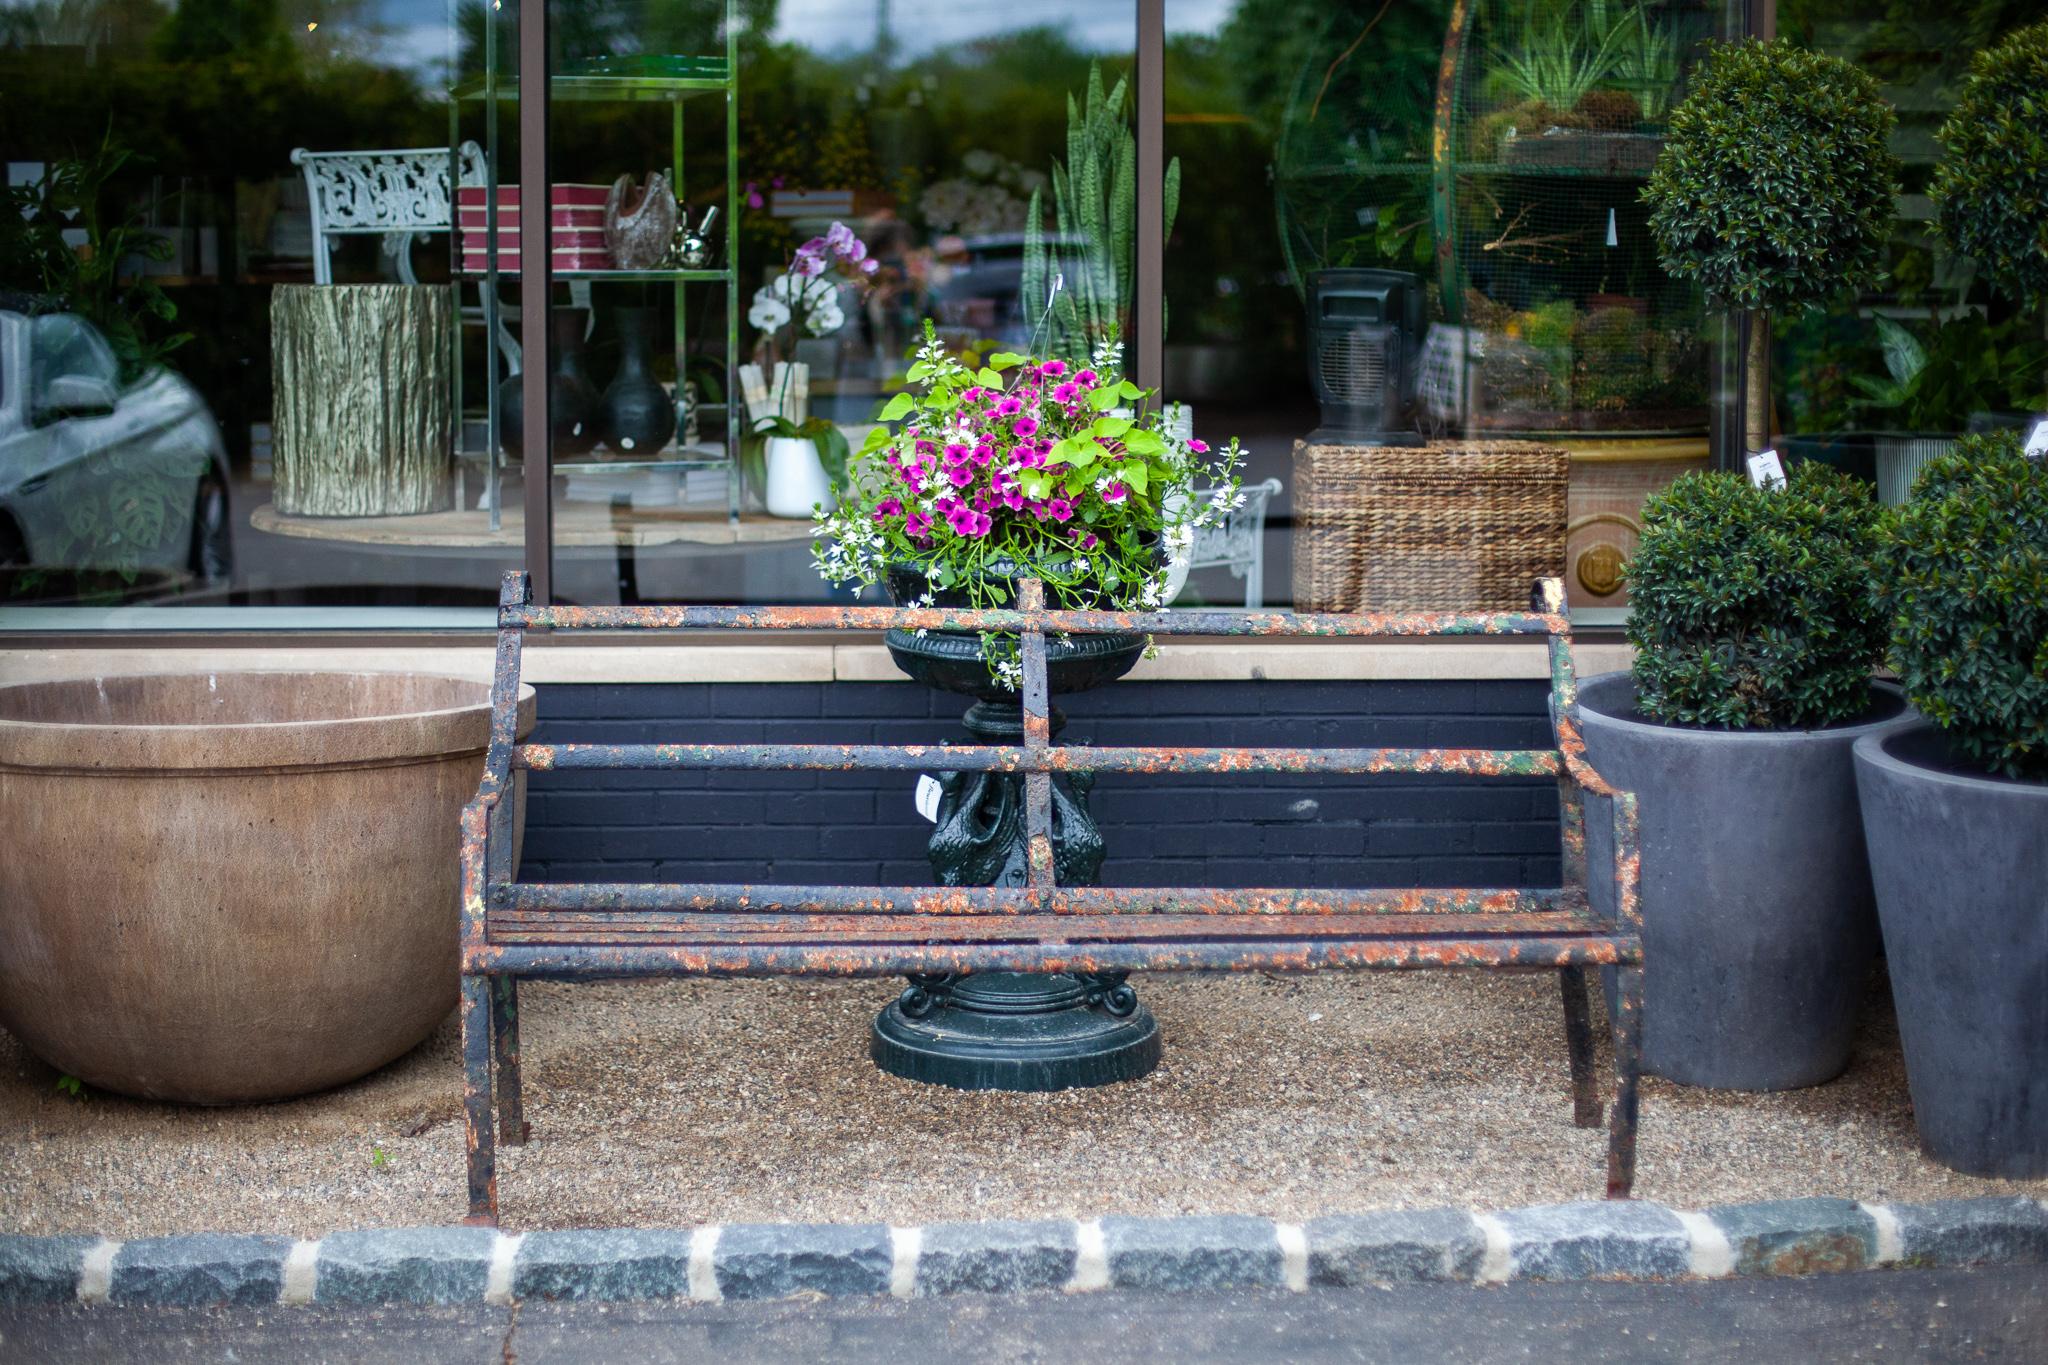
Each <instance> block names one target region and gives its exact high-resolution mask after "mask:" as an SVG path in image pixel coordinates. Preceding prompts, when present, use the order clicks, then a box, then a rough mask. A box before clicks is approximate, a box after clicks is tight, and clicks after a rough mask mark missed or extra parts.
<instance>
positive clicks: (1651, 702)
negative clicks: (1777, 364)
mask: <svg viewBox="0 0 2048 1365" xmlns="http://www.w3.org/2000/svg"><path fill="white" fill-rule="evenodd" d="M1878 545H1879V542H1878V508H1877V504H1876V502H1875V500H1873V499H1872V497H1871V494H1870V490H1869V488H1868V487H1867V486H1866V485H1864V484H1863V483H1861V482H1859V481H1857V480H1855V479H1852V478H1850V477H1849V476H1848V475H1846V474H1843V473H1841V472H1840V471H1838V470H1835V469H1831V468H1829V467H1828V466H1826V465H1819V464H1802V465H1798V466H1795V467H1794V468H1793V470H1792V472H1791V475H1790V477H1789V482H1788V486H1787V487H1786V488H1785V489H1784V490H1782V491H1771V490H1768V489H1759V488H1755V487H1752V486H1751V484H1750V482H1749V481H1748V480H1747V479H1746V478H1744V477H1742V476H1741V475H1738V474H1729V473H1722V472H1711V473H1695V474H1687V475H1685V476H1684V477H1682V478H1680V479H1678V480H1677V481H1676V482H1674V483H1673V484H1672V485H1671V486H1670V487H1669V488H1666V489H1664V490H1663V491H1662V492H1659V493H1655V494H1652V495H1651V496H1650V497H1649V498H1648V499H1646V500H1645V501H1644V503H1643V534H1642V540H1641V542H1640V543H1639V544H1638V545H1637V546H1636V552H1635V554H1634V555H1632V556H1631V557H1630V558H1629V561H1628V564H1627V566H1626V568H1625V575H1626V578H1627V582H1628V597H1629V621H1628V640H1629V643H1630V644H1631V645H1634V646H1635V651H1636V657H1635V667H1634V672H1635V683H1636V709H1637V710H1638V711H1639V712H1641V713H1642V714H1643V715H1644V716H1646V717H1648V718H1650V719H1652V720H1659V721H1664V722H1667V723H1669V724H1675V725H1696V726H1703V727H1716V728H1728V729H1772V730H1789V729H1810V728H1813V727H1816V726H1822V725H1831V724H1835V723H1837V722H1841V721H1847V720H1854V719H1856V718H1858V717H1859V716H1861V715H1863V714H1864V712H1865V711H1866V710H1868V708H1869V706H1870V673H1871V670H1872V669H1873V668H1874V667H1876V665H1877V663H1878V660H1879V659H1880V657H1881V656H1882V654H1883V652H1884V620H1885V618H1884V616H1883V614H1882V613H1881V611H1880V610H1879V608H1878V605H1877V601H1876V596H1875V584H1874V583H1873V581H1872V572H1871V566H1872V564H1873V563H1874V561H1875V559H1876V556H1877V552H1878Z"/></svg>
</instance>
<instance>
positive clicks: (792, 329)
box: [747, 223, 881, 350]
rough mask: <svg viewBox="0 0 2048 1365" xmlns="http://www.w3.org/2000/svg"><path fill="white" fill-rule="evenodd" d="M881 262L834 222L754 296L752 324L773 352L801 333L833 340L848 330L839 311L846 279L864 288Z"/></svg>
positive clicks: (749, 312)
mask: <svg viewBox="0 0 2048 1365" xmlns="http://www.w3.org/2000/svg"><path fill="white" fill-rule="evenodd" d="M880 264H881V263H880V262H879V261H877V260H876V259H875V258H874V257H872V256H870V255H868V248H867V243H865V242H863V241H862V240H861V239H860V238H859V237H856V236H855V235H854V232H853V229H852V228H850V227H848V226H847V225H846V224H844V223H834V224H833V225H832V226H831V227H830V228H829V229H827V231H826V233H825V235H824V236H822V237H813V238H811V240H810V241H808V242H805V243H804V244H803V245H802V246H800V247H798V248H797V249H796V252H795V253H794V254H793V255H792V256H791V257H790V258H789V268H788V269H787V270H785V271H783V272H782V274H780V275H777V276H776V277H775V278H774V279H773V280H771V281H770V282H769V283H767V284H765V285H763V286H762V287H761V288H759V289H757V290H755V291H754V301H753V305H752V306H751V307H750V308H748V309H747V321H748V322H751V323H753V324H754V326H755V327H757V328H759V329H760V331H761V337H762V340H763V341H764V342H765V343H766V344H767V345H768V346H769V347H770V348H771V349H777V350H779V349H781V348H782V342H783V341H784V340H785V338H783V336H782V333H784V332H785V331H786V332H787V333H788V336H787V338H786V340H787V341H788V342H789V343H790V344H791V345H794V343H795V341H796V337H797V335H798V333H800V332H801V333H804V334H806V335H809V336H814V337H822V336H830V335H831V334H832V333H834V332H836V331H838V330H839V329H840V328H841V327H844V326H845V325H846V314H845V312H844V311H843V310H842V309H841V308H840V307H839V290H840V286H841V285H842V284H843V283H845V282H846V281H847V280H852V281H853V282H855V283H856V284H859V285H865V283H866V281H867V278H868V276H870V275H873V274H874V273H875V270H876V268H877V267H878V266H879V265H880Z"/></svg>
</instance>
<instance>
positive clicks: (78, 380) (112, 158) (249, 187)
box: [0, 0, 519, 608]
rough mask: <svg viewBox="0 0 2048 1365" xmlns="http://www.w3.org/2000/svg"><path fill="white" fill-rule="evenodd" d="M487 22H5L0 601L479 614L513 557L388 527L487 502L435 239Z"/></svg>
mask: <svg viewBox="0 0 2048 1365" xmlns="http://www.w3.org/2000/svg"><path fill="white" fill-rule="evenodd" d="M481 18H482V12H481V10H479V11H478V12H476V13H475V14H472V15H469V16H468V17H467V18H466V19H464V20H461V21H458V20H457V19H455V18H454V17H453V12H452V11H451V10H450V9H449V8H448V7H447V6H445V5H443V4H439V3H418V4H414V3H407V2H406V0H394V2H393V3H388V4H384V5H379V6H376V7H343V8H341V9H338V10H337V9H335V8H334V7H332V6H326V5H320V6H307V5H291V4H279V3H233V4H230V3H224V0H186V2H185V3H181V4H178V5H175V6H147V5H145V6H126V7H107V6H87V7H79V6H70V5H37V4H19V5H11V6H8V7H7V8H6V9H5V10H4V11H0V130H4V131H0V143H4V145H0V154H4V161H5V163H6V193H7V196H8V203H7V205H6V211H5V213H4V215H0V217H4V219H5V222H4V224H0V608H17V607H21V606H24V605H38V606H71V607H79V606H83V607H99V606H116V605H118V606H130V605H138V604H150V605H164V606H199V607H227V606H235V607H241V606H258V607H287V608H307V607H327V606H347V607H358V608H362V607H420V606H458V607H460V606H471V605H482V604H487V603H488V602H490V601H491V600H492V599H493V597H494V593H495V590H494V587H493V585H494V582H495V580H496V578H497V577H498V575H499V573H500V572H501V571H502V570H503V569H504V568H506V567H510V566H512V565H514V564H517V563H518V562H519V554H518V550H517V546H516V544H498V543H493V542H491V541H490V540H488V539H487V538H486V539H479V540H476V541H473V542H471V543H467V544H462V545H460V546H454V545H448V544H428V543H425V542H424V541H423V540H416V539H413V538H408V537H404V536H393V535H389V534H385V533H384V531H382V530H380V529H379V528H380V527H384V526H388V525H389V524H394V523H398V522H401V521H425V520H431V519H434V518H443V517H447V516H449V515H450V514H452V513H454V512H456V511H457V510H458V509H459V508H461V507H462V506H464V505H467V504H469V503H473V502H474V500H475V499H476V497H477V496H478V481H477V479H476V477H475V473H474V471H473V470H472V469H470V468H468V467H467V466H465V465H464V464H463V463H461V462H459V461H457V460H455V459H454V458H453V454H454V441H453V430H454V424H455V421H456V404H457V402H458V401H459V400H458V399H457V397H456V394H457V389H458V384H457V379H458V372H457V370H456V369H455V364H456V361H455V354H456V352H455V348H454V345H453V342H454V340H455V337H456V336H457V334H459V333H460V334H470V335H471V336H472V348H474V345H475V340H474V338H475V337H480V336H481V328H480V326H479V324H480V321H481V320H480V318H479V317H478V316H476V314H477V311H478V310H477V309H476V308H475V307H474V303H475V300H474V298H473V297H466V296H454V297H452V296H451V293H450V289H449V279H450V270H449V261H448V240H449V239H448V233H447V229H448V225H449V204H448V199H449V194H448V181H449V178H450V174H451V155H450V142H449V135H448V134H449V126H450V125H449V119H448V91H449V87H450V83H451V73H452V72H453V71H454V70H455V69H456V67H457V64H458V63H459V62H460V61H461V60H464V56H463V54H464V53H465V52H466V51H467V49H469V48H470V47H471V46H473V45H474V43H475V41H476V40H477V38H478V37H479V36H480V34H481V28H480V20H481ZM372 153H375V154H376V155H371V154H372ZM462 169H463V173H464V174H481V169H482V168H481V167H480V166H479V165H476V164H475V163H474V162H472V163H470V164H467V165H465V166H464V167H463V168H462Z"/></svg>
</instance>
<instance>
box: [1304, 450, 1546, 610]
mask: <svg viewBox="0 0 2048 1365" xmlns="http://www.w3.org/2000/svg"><path fill="white" fill-rule="evenodd" d="M1569 476H1570V461H1569V457H1568V456H1567V455H1566V453H1565V451H1564V450H1563V449H1562V448H1561V447H1558V446H1547V445H1540V444H1537V443H1535V442H1532V441H1438V442H1432V443H1431V444H1429V445H1427V446H1356V445H1309V444H1307V443H1306V442H1302V441H1297V442H1295V445H1294V518H1295V540H1294V605H1295V608H1296V610H1299V611H1395V610H1429V611H1438V610H1441V611H1515V610H1519V609H1521V608H1523V607H1526V606H1528V605H1529V591H1530V588H1531V587H1532V586H1533V585H1534V583H1535V581H1536V580H1537V579H1539V578H1543V577H1545V576H1548V575H1562V574H1563V572H1564V533H1565V486H1566V483H1567V482H1568V480H1569Z"/></svg>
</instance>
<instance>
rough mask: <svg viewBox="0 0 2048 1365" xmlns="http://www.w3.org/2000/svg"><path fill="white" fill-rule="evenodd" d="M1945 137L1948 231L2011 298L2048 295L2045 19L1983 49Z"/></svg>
mask: <svg viewBox="0 0 2048 1365" xmlns="http://www.w3.org/2000/svg"><path fill="white" fill-rule="evenodd" d="M1940 138H1941V142H1942V145H1943V146H1945V147H1946V148H1947V149H1948V159H1947V160H1945V161H1943V162H1942V163H1941V166H1940V168H1939V169H1938V170H1936V172H1935V174H1934V184H1933V186H1932V190H1931V193H1932V194H1933V196H1934V201H1935V205H1936V208H1937V211H1938V212H1937V216H1936V220H1935V221H1936V225H1937V226H1938V227H1939V228H1940V229H1941V234H1942V236H1943V238H1945V239H1946V240H1947V242H1948V243H1949V245H1950V246H1952V247H1954V248H1955V249H1956V250H1957V251H1959V252H1961V253H1962V254H1963V255H1965V256H1970V257H1973V258H1974V259H1975V260H1976V261H1977V263H1978V265H1979V266H1981V267H1982V268H1983V270H1984V272H1985V274H1986V275H1988V276H1989V277H1990V280H1991V285H1992V287H1993V288H1994V289H1997V290H1998V291H2000V292H2001V293H2003V294H2005V295H2006V296H2008V297H2009V298H2013V299H2017V300H2019V301H2020V302H2022V303H2031V302H2032V301H2034V300H2036V299H2039V298H2041V297H2043V296H2044V295H2048V21H2044V22H2042V23H2038V24H2035V25H2034V26H2033V27H2032V28H2023V29H2021V30H2020V31H2019V32H2017V33H2014V34H2012V35H2010V36H2009V37H2007V38H2006V40H2005V41H2004V42H2002V43H2000V44H1999V45H1998V46H1997V47H1994V48H1991V49H1990V50H1989V51H1986V52H1980V53H1978V54H1977V58H1976V60H1975V61H1974V62H1972V63H1971V65H1970V77H1969V79H1968V80H1966V81H1964V82H1963V91H1962V95H1961V97H1960V98H1958V99H1957V100H1956V107H1955V112H1954V113H1952V114H1950V115H1949V119H1948V122H1946V123H1944V124H1943V125H1942V126H1941V133H1940Z"/></svg>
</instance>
